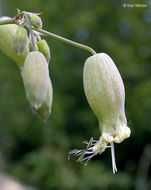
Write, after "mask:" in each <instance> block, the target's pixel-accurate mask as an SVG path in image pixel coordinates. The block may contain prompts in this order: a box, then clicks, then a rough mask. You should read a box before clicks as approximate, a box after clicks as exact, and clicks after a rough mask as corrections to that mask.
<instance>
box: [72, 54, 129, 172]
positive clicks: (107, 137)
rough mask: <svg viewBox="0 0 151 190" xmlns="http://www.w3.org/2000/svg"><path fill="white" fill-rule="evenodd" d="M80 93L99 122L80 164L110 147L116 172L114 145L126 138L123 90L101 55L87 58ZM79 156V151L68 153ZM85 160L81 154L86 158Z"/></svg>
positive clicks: (116, 73) (113, 69) (106, 58)
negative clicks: (98, 135) (96, 137)
mask: <svg viewBox="0 0 151 190" xmlns="http://www.w3.org/2000/svg"><path fill="white" fill-rule="evenodd" d="M83 83H84V91H85V94H86V97H87V100H88V103H89V105H90V107H91V108H92V110H93V111H94V113H95V115H96V116H97V118H98V121H99V127H100V131H101V136H100V139H99V141H93V140H92V139H91V141H90V142H89V143H88V142H86V144H88V146H87V149H86V151H85V152H84V151H83V152H81V154H80V156H81V157H80V159H79V161H80V162H83V161H86V162H88V160H89V159H91V158H92V157H93V156H94V155H96V154H98V153H102V152H103V151H105V149H106V148H107V147H109V146H108V144H110V147H111V153H112V166H113V173H115V172H116V171H117V169H116V163H115V156H114V143H120V142H122V141H123V140H124V139H126V138H128V137H129V136H130V129H129V128H128V127H127V119H126V116H125V89H124V84H123V81H122V78H121V76H120V73H119V71H118V69H117V68H116V66H115V64H114V62H113V61H112V59H111V58H110V57H109V56H108V55H107V54H105V53H98V54H96V55H93V56H91V57H89V58H88V59H87V60H86V62H85V65H84V71H83ZM71 153H72V154H74V155H76V156H77V154H78V155H79V152H78V153H77V152H74V153H73V152H71ZM89 154H90V156H88V157H85V155H89Z"/></svg>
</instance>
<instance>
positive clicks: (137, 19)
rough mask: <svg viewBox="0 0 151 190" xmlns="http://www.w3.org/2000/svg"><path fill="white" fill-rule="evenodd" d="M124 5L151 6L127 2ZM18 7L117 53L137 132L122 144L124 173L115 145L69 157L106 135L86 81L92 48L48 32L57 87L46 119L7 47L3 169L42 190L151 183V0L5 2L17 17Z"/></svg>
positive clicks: (1, 7) (125, 188)
mask: <svg viewBox="0 0 151 190" xmlns="http://www.w3.org/2000/svg"><path fill="white" fill-rule="evenodd" d="M123 3H145V4H147V8H124V7H123ZM16 8H19V9H21V10H26V11H31V12H43V14H42V15H41V17H42V19H43V24H44V29H46V30H48V31H51V32H54V33H56V34H60V35H62V36H64V37H67V38H69V39H72V40H75V41H77V42H81V43H84V44H87V45H89V46H91V47H93V48H94V49H95V50H96V51H97V52H106V53H107V54H109V55H110V56H111V57H112V59H113V60H114V61H115V63H116V65H117V67H118V69H119V71H120V73H121V75H122V77H123V80H124V83H125V89H126V115H127V119H128V123H129V127H130V128H131V130H132V135H131V138H129V139H127V140H125V141H124V142H123V143H121V144H117V145H116V146H115V149H116V160H117V166H118V173H117V174H116V175H113V174H112V168H111V156H110V151H109V150H106V152H105V153H103V154H102V155H101V156H97V157H96V158H94V159H93V160H91V161H90V162H89V164H88V166H87V167H84V166H81V165H77V164H75V163H74V162H72V161H68V160H67V152H68V151H69V150H70V149H73V148H82V147H83V145H82V144H81V142H82V141H84V140H88V139H89V138H90V137H92V136H93V137H94V138H95V139H98V138H99V135H100V132H99V128H98V122H97V120H96V117H95V115H94V114H93V112H92V111H91V109H90V107H89V105H88V103H87V101H86V98H85V95H84V91H83V84H82V83H83V82H82V72H83V64H84V62H85V60H86V59H87V58H88V57H89V56H90V54H89V53H88V52H85V51H84V50H80V49H77V48H75V47H73V48H72V47H71V46H69V45H66V44H64V43H62V42H60V41H57V40H55V39H52V38H46V39H47V42H48V44H49V45H50V48H51V55H52V59H51V62H50V65H49V68H50V75H51V79H52V82H53V88H54V100H53V108H52V114H51V116H50V118H49V120H48V121H47V122H46V123H43V122H42V121H41V120H39V118H37V117H36V116H35V115H34V114H33V113H32V112H31V109H30V107H29V104H28V102H27V100H26V97H25V92H24V88H23V84H22V80H21V77H20V74H19V71H18V69H17V67H16V65H15V64H14V63H13V62H12V61H11V60H10V59H9V58H8V57H6V56H5V55H4V54H2V53H1V52H0V62H1V64H0V65H1V67H0V87H1V93H0V126H1V127H0V169H1V170H3V171H5V172H6V173H8V174H9V175H11V176H14V177H15V178H17V179H18V180H20V181H21V182H23V183H25V184H28V185H31V186H33V187H35V189H38V190H51V189H52V190H60V189H61V190H99V189H101V190H116V189H118V190H134V189H135V190H149V189H151V165H150V162H151V125H150V119H151V75H150V73H151V1H150V0H148V1H139V0H135V1H128V0H125V1H124V0H123V1H119V0H110V1H106V0H101V1H100V0H93V1H91V0H76V1H70V0H63V1H62V0H35V1H31V0H26V1H20V0H13V1H10V0H1V1H0V11H1V12H0V14H1V16H2V15H8V16H11V17H13V16H14V15H15V13H16ZM8 48H9V47H8Z"/></svg>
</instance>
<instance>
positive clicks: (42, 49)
mask: <svg viewBox="0 0 151 190" xmlns="http://www.w3.org/2000/svg"><path fill="white" fill-rule="evenodd" d="M37 45H38V49H39V51H40V52H41V53H43V54H44V56H45V57H46V60H47V62H48V63H49V61H50V48H49V46H48V44H47V42H46V40H40V41H38V42H37Z"/></svg>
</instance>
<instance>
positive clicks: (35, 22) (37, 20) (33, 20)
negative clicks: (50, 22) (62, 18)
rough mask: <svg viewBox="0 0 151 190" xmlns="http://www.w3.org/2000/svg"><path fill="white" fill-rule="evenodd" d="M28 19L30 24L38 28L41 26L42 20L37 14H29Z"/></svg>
mask: <svg viewBox="0 0 151 190" xmlns="http://www.w3.org/2000/svg"><path fill="white" fill-rule="evenodd" d="M29 19H30V23H31V25H32V26H34V27H35V28H38V29H40V28H42V20H41V18H40V17H39V16H38V15H36V14H31V15H30V17H29Z"/></svg>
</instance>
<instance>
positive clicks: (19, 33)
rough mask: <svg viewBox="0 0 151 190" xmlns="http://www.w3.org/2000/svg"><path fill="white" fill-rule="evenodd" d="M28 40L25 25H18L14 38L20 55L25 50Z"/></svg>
mask: <svg viewBox="0 0 151 190" xmlns="http://www.w3.org/2000/svg"><path fill="white" fill-rule="evenodd" d="M27 41H28V36H27V31H26V30H25V28H23V27H18V28H17V30H16V34H15V38H14V50H15V52H16V53H17V55H20V54H21V53H22V52H23V51H24V49H25V47H26V44H27Z"/></svg>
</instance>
